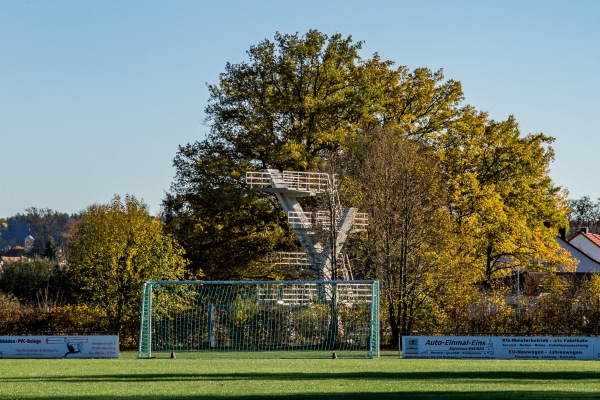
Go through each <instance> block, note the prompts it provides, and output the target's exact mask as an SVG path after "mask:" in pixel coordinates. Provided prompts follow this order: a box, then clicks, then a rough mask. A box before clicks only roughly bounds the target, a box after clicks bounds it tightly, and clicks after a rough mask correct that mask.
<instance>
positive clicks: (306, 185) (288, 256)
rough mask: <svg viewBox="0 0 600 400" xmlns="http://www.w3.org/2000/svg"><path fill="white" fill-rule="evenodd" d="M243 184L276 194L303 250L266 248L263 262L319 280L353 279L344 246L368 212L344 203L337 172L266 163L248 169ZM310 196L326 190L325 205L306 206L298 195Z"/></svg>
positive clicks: (363, 226) (361, 228)
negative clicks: (272, 166)
mask: <svg viewBox="0 0 600 400" xmlns="http://www.w3.org/2000/svg"><path fill="white" fill-rule="evenodd" d="M246 184H247V185H248V186H249V187H250V188H252V189H255V190H260V191H264V192H268V193H273V194H275V196H276V197H277V200H278V201H279V203H280V204H281V206H282V208H283V210H284V211H285V214H286V215H287V218H288V222H289V224H290V226H291V228H292V230H293V231H294V233H295V234H296V237H297V238H298V241H299V243H300V245H301V247H302V249H303V250H304V253H298V252H295V253H270V254H269V255H268V256H267V262H270V263H272V264H274V265H275V266H276V268H277V269H278V270H280V271H285V272H292V273H295V274H298V275H309V276H312V277H313V278H314V279H318V280H336V279H344V280H352V279H353V276H352V268H351V267H350V262H349V259H348V257H347V255H345V254H344V253H343V251H342V250H343V248H344V244H345V242H346V240H347V238H348V236H349V235H350V234H352V233H355V232H361V231H364V230H365V229H366V228H367V225H368V218H367V214H365V213H359V212H358V210H357V209H356V208H353V207H346V208H342V206H341V204H340V201H339V197H338V193H337V187H336V184H335V176H333V175H330V174H326V173H316V172H296V171H283V172H282V171H279V170H276V169H266V170H263V171H260V172H247V173H246ZM313 196H327V203H328V204H329V205H330V206H329V207H328V210H318V211H315V212H305V211H304V210H303V209H302V205H301V204H300V202H299V201H298V199H299V198H301V197H313ZM324 232H325V233H326V234H325V235H323V233H324Z"/></svg>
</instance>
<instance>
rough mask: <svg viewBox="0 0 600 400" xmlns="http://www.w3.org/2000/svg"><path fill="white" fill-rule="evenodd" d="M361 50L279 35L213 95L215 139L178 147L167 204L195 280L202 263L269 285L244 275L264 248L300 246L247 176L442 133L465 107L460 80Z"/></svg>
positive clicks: (310, 36) (338, 40) (319, 37)
mask: <svg viewBox="0 0 600 400" xmlns="http://www.w3.org/2000/svg"><path fill="white" fill-rule="evenodd" d="M361 45H362V44H361V42H353V40H352V38H351V37H343V36H342V35H340V34H336V35H333V36H327V35H325V34H323V33H321V32H318V31H316V30H310V31H308V32H307V33H306V34H305V35H303V36H300V35H298V34H295V35H288V34H279V33H278V34H276V35H275V37H274V40H273V41H270V40H264V41H262V42H260V43H259V44H258V45H256V46H252V47H251V48H250V50H249V51H248V52H247V54H248V61H246V62H242V63H239V64H231V63H228V64H227V65H226V67H225V72H224V73H222V74H221V75H220V77H219V83H218V84H215V85H210V86H209V90H210V100H209V104H208V106H207V107H206V110H205V111H206V114H207V116H208V117H207V122H208V123H209V124H210V128H211V131H210V134H209V135H208V137H207V139H205V140H204V141H202V142H196V143H193V144H188V145H185V146H182V147H181V148H180V150H179V152H178V154H177V156H176V158H175V161H174V165H175V167H176V171H177V174H176V177H175V182H174V183H173V185H172V187H171V192H170V193H169V194H168V196H167V198H166V199H165V202H164V206H165V214H166V216H167V223H168V225H169V229H171V231H172V232H173V233H174V234H175V235H176V237H177V238H179V240H180V241H181V242H182V243H183V244H184V246H185V247H186V249H187V252H188V256H189V257H190V260H191V261H192V272H193V270H194V269H195V268H198V267H199V266H201V265H202V268H203V269H205V270H206V272H207V273H208V276H211V277H219V278H222V277H225V278H229V279H230V278H239V277H260V276H264V273H265V271H263V270H261V269H260V268H253V269H251V270H244V268H247V266H248V265H256V261H257V260H258V259H259V258H260V256H261V255H262V254H264V252H266V251H273V250H285V249H289V248H290V247H294V246H295V243H294V239H293V238H292V237H291V236H290V232H289V230H288V229H287V223H286V221H285V216H284V215H282V213H281V212H280V211H279V207H278V204H277V203H276V202H275V201H273V200H274V199H272V198H269V196H268V195H265V194H260V193H259V194H257V193H250V192H249V191H248V190H246V188H245V186H244V176H245V172H246V171H248V170H261V169H265V168H276V169H279V170H284V169H285V170H299V171H317V170H319V169H322V168H324V166H323V164H326V162H327V159H328V157H329V156H330V155H331V154H339V153H341V152H343V151H344V150H345V149H346V146H347V145H348V143H350V142H351V141H352V140H351V139H352V138H353V137H355V136H356V135H359V134H360V132H362V131H363V130H364V129H365V128H366V129H370V128H372V127H375V126H378V125H382V124H387V123H397V124H400V125H402V126H403V128H404V129H405V132H407V134H409V135H410V136H412V137H415V138H421V139H423V140H429V139H430V136H431V135H433V134H434V133H435V132H437V131H440V130H443V129H445V126H446V125H447V123H448V122H449V121H450V120H451V117H452V115H453V114H454V112H455V109H456V107H457V106H458V104H459V103H460V101H461V99H462V91H461V88H460V83H458V82H455V81H452V80H449V81H446V82H445V81H444V77H443V74H442V71H438V72H435V73H433V72H431V71H429V70H428V69H426V68H420V69H416V70H414V71H412V72H411V71H409V70H408V69H407V68H406V67H399V68H393V63H392V62H390V61H382V60H381V59H380V57H379V56H378V55H377V54H375V55H374V56H373V57H372V58H371V59H368V60H363V59H362V58H361V57H360V55H359V51H360V49H361ZM267 238H271V239H267ZM259 243H262V245H259ZM218 249H223V251H222V252H221V251H219V250H218Z"/></svg>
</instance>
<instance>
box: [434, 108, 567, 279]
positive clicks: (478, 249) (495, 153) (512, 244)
mask: <svg viewBox="0 0 600 400" xmlns="http://www.w3.org/2000/svg"><path fill="white" fill-rule="evenodd" d="M553 140H554V139H553V138H551V137H548V136H546V135H544V134H541V133H540V134H529V135H525V136H523V135H521V132H520V130H519V127H518V124H517V123H516V121H515V119H514V118H513V117H512V116H511V117H509V118H508V119H507V120H506V121H501V122H497V121H493V120H490V119H489V118H488V116H487V114H486V113H483V112H478V111H476V110H475V109H473V108H472V107H465V108H464V109H463V110H462V112H461V115H460V117H459V118H457V119H456V120H455V121H454V122H453V123H452V124H451V126H450V128H449V129H448V130H447V131H446V132H444V134H443V135H440V136H439V138H438V139H437V146H438V147H439V149H440V152H439V154H440V157H441V159H442V169H441V172H442V174H443V175H444V178H445V180H446V182H447V185H448V204H449V210H450V211H451V213H452V215H453V216H454V218H455V219H456V221H457V226H458V227H459V230H458V231H457V232H456V234H457V235H460V236H461V237H463V238H464V242H463V243H464V244H465V245H468V248H465V249H464V250H465V252H464V255H465V257H469V258H471V260H472V262H473V264H474V265H479V266H481V267H482V268H480V269H477V271H479V272H480V273H481V279H485V280H486V281H490V279H492V277H493V276H494V275H495V273H496V272H498V271H502V270H504V269H513V270H514V269H515V268H531V267H537V268H541V267H556V266H560V267H562V268H564V269H567V270H568V269H569V268H571V267H572V266H573V264H572V262H571V260H570V259H569V257H568V254H567V253H566V252H565V251H564V250H561V249H560V247H559V246H558V244H557V243H556V242H555V241H554V239H553V238H554V237H555V236H556V235H557V234H558V230H559V228H562V227H565V226H566V225H567V219H566V212H567V203H566V200H565V199H564V196H563V195H562V193H561V192H560V188H557V187H555V186H554V184H553V182H552V180H551V179H550V177H549V166H550V163H551V161H552V160H553V157H554V152H553V150H552V147H550V144H551V143H552V141H553Z"/></svg>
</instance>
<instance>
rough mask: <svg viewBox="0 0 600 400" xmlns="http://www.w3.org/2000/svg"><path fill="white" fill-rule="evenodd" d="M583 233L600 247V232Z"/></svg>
mask: <svg viewBox="0 0 600 400" xmlns="http://www.w3.org/2000/svg"><path fill="white" fill-rule="evenodd" d="M581 234H582V235H583V236H584V237H585V238H586V239H588V240H589V241H590V242H592V243H594V244H595V245H596V246H598V247H600V234H598V233H584V232H581Z"/></svg>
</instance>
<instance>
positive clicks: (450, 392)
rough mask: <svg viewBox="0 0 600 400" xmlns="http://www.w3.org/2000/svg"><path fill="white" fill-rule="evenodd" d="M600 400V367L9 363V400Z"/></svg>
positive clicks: (212, 360) (214, 359) (254, 361)
mask: <svg viewBox="0 0 600 400" xmlns="http://www.w3.org/2000/svg"><path fill="white" fill-rule="evenodd" d="M225 398H227V399H259V400H266V399H284V400H292V399H317V400H320V399H323V400H324V399H375V400H380V399H477V400H486V399H509V398H510V399H546V400H547V399H600V362H594V361H506V360H475V361H472V360H406V359H400V358H398V356H397V354H396V353H383V354H382V357H381V358H380V359H375V360H370V359H340V358H338V359H335V360H334V359H315V358H306V359H268V358H248V357H244V358H241V357H231V356H229V357H218V356H214V355H200V356H197V357H196V358H193V357H177V358H175V359H170V358H164V359H149V360H138V359H136V354H135V353H129V352H126V353H121V357H120V358H119V359H112V360H81V359H80V360H77V359H54V360H14V359H3V360H0V399H83V400H86V399H150V400H153V399H154V400H162V399H225Z"/></svg>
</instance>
